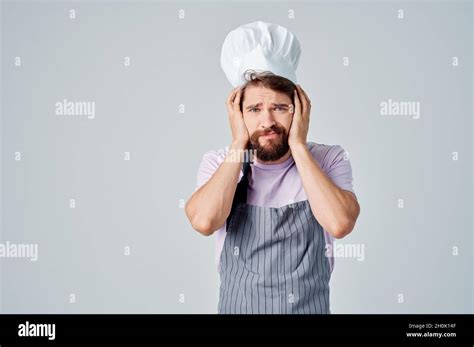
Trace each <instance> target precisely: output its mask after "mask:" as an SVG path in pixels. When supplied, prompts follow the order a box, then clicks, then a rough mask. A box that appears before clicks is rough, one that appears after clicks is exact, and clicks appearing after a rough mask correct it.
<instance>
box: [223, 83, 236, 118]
mask: <svg viewBox="0 0 474 347" xmlns="http://www.w3.org/2000/svg"><path fill="white" fill-rule="evenodd" d="M237 90H238V87H237V88H234V89H232V91H231V92H230V94H229V96H228V97H227V100H226V103H225V104H226V106H227V111H229V112H230V111H231V110H232V103H233V101H234V98H235V94H236V93H237Z"/></svg>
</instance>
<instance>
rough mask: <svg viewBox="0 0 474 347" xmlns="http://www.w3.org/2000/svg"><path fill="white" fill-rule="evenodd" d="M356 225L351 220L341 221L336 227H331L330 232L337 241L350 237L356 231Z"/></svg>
mask: <svg viewBox="0 0 474 347" xmlns="http://www.w3.org/2000/svg"><path fill="white" fill-rule="evenodd" d="M354 225H355V223H354V222H352V221H350V220H345V221H340V222H338V223H336V224H335V225H333V226H331V227H330V228H329V229H328V231H329V232H330V233H331V235H332V236H334V238H336V239H342V238H344V237H346V236H347V235H349V234H350V233H351V232H352V230H353V229H354Z"/></svg>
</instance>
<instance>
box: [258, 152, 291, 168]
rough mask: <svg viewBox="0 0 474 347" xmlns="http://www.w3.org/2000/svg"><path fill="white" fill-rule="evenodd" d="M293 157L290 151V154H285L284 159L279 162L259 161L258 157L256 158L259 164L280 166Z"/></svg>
mask: <svg viewBox="0 0 474 347" xmlns="http://www.w3.org/2000/svg"><path fill="white" fill-rule="evenodd" d="M290 156H291V149H289V150H288V152H286V153H285V155H284V156H283V157H281V158H280V159H278V160H274V161H263V160H260V159H258V157H256V159H257V161H258V162H259V163H262V164H265V165H274V164H280V163H283V162H284V161H285V160H287V159H288V158H289V157H290Z"/></svg>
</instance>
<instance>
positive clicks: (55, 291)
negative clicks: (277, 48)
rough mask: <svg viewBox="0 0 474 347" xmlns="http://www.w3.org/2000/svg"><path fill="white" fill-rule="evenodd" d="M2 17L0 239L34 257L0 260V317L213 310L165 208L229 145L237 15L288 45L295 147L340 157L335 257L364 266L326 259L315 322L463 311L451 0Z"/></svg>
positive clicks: (72, 7) (464, 210) (96, 6)
mask: <svg viewBox="0 0 474 347" xmlns="http://www.w3.org/2000/svg"><path fill="white" fill-rule="evenodd" d="M1 10H2V16H1V30H2V38H1V48H2V51H1V59H2V62H1V67H2V76H1V82H2V83H1V84H2V90H1V98H2V104H1V112H2V123H1V127H2V128H1V134H2V135H1V136H2V141H1V145H2V149H1V155H2V161H1V163H2V170H1V175H2V179H1V182H2V187H1V188H2V201H1V203H2V209H1V211H2V214H1V218H2V221H1V222H2V223H1V226H2V229H1V241H2V244H3V245H4V246H5V245H6V243H7V242H9V243H10V247H12V244H13V245H17V246H21V245H28V244H33V245H37V247H38V254H37V257H38V259H37V260H36V261H32V259H31V258H27V257H14V256H12V254H11V253H10V256H3V257H2V258H0V264H1V271H0V276H1V277H0V280H1V312H2V313H63V312H64V313H215V312H217V299H218V289H219V277H218V273H217V269H216V265H215V262H214V256H215V253H214V252H215V239H214V236H211V237H204V236H201V235H200V234H198V233H197V232H196V231H194V230H193V229H192V228H191V226H190V224H189V222H188V220H187V218H186V216H185V213H184V202H185V201H186V200H187V199H188V198H189V197H190V196H191V194H192V193H193V191H194V189H195V186H196V173H197V169H198V165H199V163H200V161H201V159H202V156H203V154H204V153H205V152H207V151H209V150H211V149H214V150H218V149H221V148H225V146H228V145H229V144H230V142H231V134H230V130H229V124H228V118H227V113H226V109H225V105H224V102H225V100H226V98H227V96H228V94H229V92H230V90H231V89H232V88H231V85H230V83H229V82H228V81H227V79H226V78H225V75H224V73H223V71H222V70H221V67H220V61H219V59H220V49H221V45H222V42H223V40H224V38H225V36H226V34H227V33H228V32H229V31H230V30H232V29H234V28H236V27H238V26H239V25H242V24H245V23H249V22H253V21H256V20H263V21H267V22H274V23H278V24H280V25H283V26H285V27H287V28H288V29H290V30H291V31H293V32H294V33H295V34H296V36H297V37H298V39H299V41H300V43H301V46H302V55H301V61H300V65H299V67H298V69H297V76H298V81H299V83H300V84H301V85H302V87H303V88H304V89H305V90H306V91H307V93H308V94H309V97H310V98H311V101H312V104H313V107H312V114H311V123H310V132H309V135H308V141H313V142H317V143H324V144H339V145H341V146H342V147H343V148H344V149H345V150H346V151H347V155H348V158H349V159H350V161H351V165H352V169H353V176H354V181H353V185H354V190H355V192H356V194H357V197H358V199H359V203H360V206H361V214H360V217H359V219H358V221H357V224H356V226H355V229H354V230H353V232H352V233H351V234H350V235H349V236H348V237H346V238H344V239H342V240H338V241H337V244H340V245H349V246H354V247H361V248H362V247H363V250H364V253H363V257H362V258H361V257H354V256H352V257H351V256H347V254H346V256H345V257H339V258H336V260H335V268H334V272H333V274H332V279H331V283H330V284H331V311H332V313H472V312H473V305H472V303H473V292H474V291H473V257H472V249H473V240H472V233H473V229H472V193H473V190H472V189H473V188H472V175H473V172H472V171H473V168H472V161H473V160H472V158H473V153H472V131H473V128H472V46H473V44H472V17H473V10H472V4H471V3H470V2H436V3H431V2H398V3H396V2H345V3H342V2H338V3H334V2H332V3H329V2H318V3H309V2H260V3H256V2H252V3H250V2H236V1H234V2H226V3H224V2H223V1H222V2H188V3H185V2H180V3H178V2H176V3H171V2H137V3H135V2H133V3H132V2H113V1H106V2H99V1H88V2H83V3H76V2H61V3H59V2H48V1H40V2H21V3H15V2H3V3H2V5H1ZM65 100H66V101H65ZM390 100H391V102H413V103H414V104H413V105H418V106H419V110H420V113H419V116H418V117H416V116H414V115H413V114H410V113H409V112H408V113H405V114H398V115H397V114H393V113H392V114H385V112H383V111H382V107H381V104H383V103H384V102H389V101H390ZM67 102H73V103H75V104H72V105H75V106H78V105H81V104H78V103H81V102H84V103H85V104H84V105H88V107H90V108H89V109H88V110H89V111H90V112H89V113H86V112H85V111H87V109H85V110H83V111H84V112H81V110H79V109H78V108H77V107H73V108H72V109H71V110H72V111H71V110H69V111H71V112H69V111H67V110H68V107H69V106H67V104H66V103H67ZM58 103H59V104H61V103H63V105H66V106H67V107H65V108H64V110H62V112H61V110H60V108H61V107H60V106H58V105H59V104H58ZM92 109H93V111H92ZM70 113H73V114H70Z"/></svg>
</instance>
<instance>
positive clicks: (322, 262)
mask: <svg viewBox="0 0 474 347" xmlns="http://www.w3.org/2000/svg"><path fill="white" fill-rule="evenodd" d="M249 171H250V163H249V162H244V164H243V177H242V179H241V180H240V182H239V183H238V185H237V189H236V193H235V195H234V201H233V203H232V209H231V213H230V215H229V217H228V219H227V223H226V236H225V241H224V246H223V249H222V253H221V256H220V269H219V275H220V280H221V284H220V289H219V303H218V313H219V314H233V313H243V314H254V313H255V314H264V313H267V314H268V313H276V314H330V313H331V312H330V309H329V280H330V277H331V272H330V268H329V261H328V259H327V257H326V256H325V239H324V232H323V228H322V227H321V225H320V224H319V223H318V221H317V220H316V218H315V217H314V215H313V213H312V211H311V207H310V205H309V202H308V200H304V201H300V202H296V203H292V204H290V205H285V206H283V207H280V208H274V207H263V206H253V205H248V204H247V203H246V201H247V187H248V173H249Z"/></svg>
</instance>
